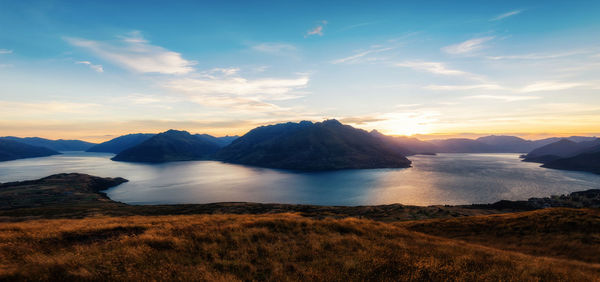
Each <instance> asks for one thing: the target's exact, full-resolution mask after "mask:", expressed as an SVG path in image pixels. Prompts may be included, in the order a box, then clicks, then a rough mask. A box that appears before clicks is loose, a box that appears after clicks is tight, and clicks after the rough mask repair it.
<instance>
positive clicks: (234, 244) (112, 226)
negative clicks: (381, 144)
mask: <svg viewBox="0 0 600 282" xmlns="http://www.w3.org/2000/svg"><path fill="white" fill-rule="evenodd" d="M599 277H600V267H599V266H597V265H593V264H589V263H585V262H578V261H572V260H566V259H554V258H546V257H536V256H531V255H525V254H520V253H517V252H512V251H504V250H499V249H494V248H489V247H484V246H479V245H474V244H469V243H465V242H462V241H456V240H452V239H446V238H440V237H433V236H429V235H424V234H421V233H417V232H414V231H409V230H407V229H405V228H404V227H401V226H396V225H394V224H389V223H382V222H375V221H370V220H362V219H354V218H347V219H322V220H318V219H311V218H305V217H301V216H299V215H297V214H275V215H178V216H130V217H96V218H86V219H51V220H31V221H23V222H14V223H2V224H1V225H0V279H1V280H45V281H49V280H51V281H64V280H68V281H69V280H142V281H155V280H185V281H188V280H200V281H203V280H204V281H236V280H245V281H250V280H254V281H258V280H260V281H262V280H266V281H298V280H303V281H304V280H310V281H321V280H328V281H348V280H352V281H357V280H361V281H362V280H369V281H406V280H421V281H431V280H436V281H439V280H453V281H457V280H460V281H498V280H522V281H539V280H543V281H556V280H574V281H592V280H598V279H599Z"/></svg>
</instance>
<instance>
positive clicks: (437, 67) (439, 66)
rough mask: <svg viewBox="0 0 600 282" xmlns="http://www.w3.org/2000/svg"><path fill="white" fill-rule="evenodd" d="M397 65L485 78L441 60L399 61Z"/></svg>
mask: <svg viewBox="0 0 600 282" xmlns="http://www.w3.org/2000/svg"><path fill="white" fill-rule="evenodd" d="M396 66H399V67H406V68H411V69H414V70H418V71H426V72H429V73H433V74H440V75H448V76H464V77H467V78H471V79H475V80H483V79H482V77H480V76H478V75H475V74H472V73H469V72H464V71H461V70H455V69H451V68H448V67H446V65H445V64H443V63H440V62H423V61H406V62H401V63H397V64H396Z"/></svg>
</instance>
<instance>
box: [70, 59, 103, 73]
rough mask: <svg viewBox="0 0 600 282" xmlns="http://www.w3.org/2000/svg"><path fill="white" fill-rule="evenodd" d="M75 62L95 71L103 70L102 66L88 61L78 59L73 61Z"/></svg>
mask: <svg viewBox="0 0 600 282" xmlns="http://www.w3.org/2000/svg"><path fill="white" fill-rule="evenodd" d="M75 63H76V64H83V65H88V66H89V67H90V68H91V69H93V70H95V71H97V72H104V68H102V65H94V64H92V63H91V62H90V61H79V62H75Z"/></svg>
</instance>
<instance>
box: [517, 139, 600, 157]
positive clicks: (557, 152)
mask: <svg viewBox="0 0 600 282" xmlns="http://www.w3.org/2000/svg"><path fill="white" fill-rule="evenodd" d="M580 140H581V139H580ZM584 140H585V139H584ZM588 140H589V139H588ZM597 145H600V139H592V140H591V141H584V142H579V143H578V142H575V141H571V140H569V139H561V140H559V141H557V142H554V143H551V144H548V145H546V146H542V147H540V148H537V149H535V150H533V151H531V152H529V153H528V154H527V155H525V158H524V159H523V161H526V162H539V163H547V162H550V161H553V160H557V159H561V158H569V157H573V156H576V155H578V154H581V153H583V152H585V151H586V150H589V149H591V148H593V147H594V146H597Z"/></svg>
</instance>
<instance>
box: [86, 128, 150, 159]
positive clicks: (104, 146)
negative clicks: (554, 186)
mask: <svg viewBox="0 0 600 282" xmlns="http://www.w3.org/2000/svg"><path fill="white" fill-rule="evenodd" d="M154 135H156V134H153V133H134V134H127V135H123V136H119V137H117V138H114V139H111V140H109V141H106V142H103V143H100V144H97V145H95V146H93V147H91V148H89V149H87V152H102V153H113V154H118V153H120V152H122V151H123V150H125V149H129V148H131V147H133V146H135V145H138V144H140V143H142V142H144V141H146V140H148V139H150V138H151V137H152V136H154Z"/></svg>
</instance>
